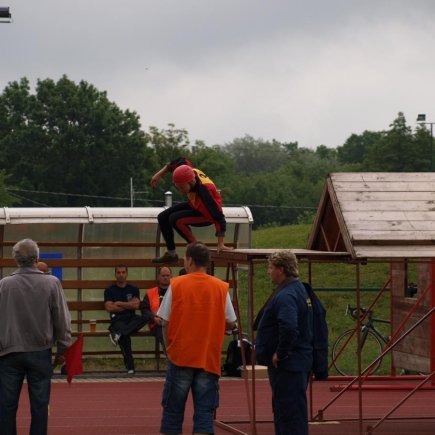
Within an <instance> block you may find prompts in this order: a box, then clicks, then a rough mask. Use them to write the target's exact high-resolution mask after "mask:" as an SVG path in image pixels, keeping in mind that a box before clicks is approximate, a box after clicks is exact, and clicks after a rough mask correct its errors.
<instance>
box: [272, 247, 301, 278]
mask: <svg viewBox="0 0 435 435" xmlns="http://www.w3.org/2000/svg"><path fill="white" fill-rule="evenodd" d="M269 264H271V265H272V266H275V267H282V268H283V269H284V273H285V275H286V276H294V277H295V278H297V277H298V276H299V269H298V260H297V258H296V255H295V254H293V252H292V251H290V249H285V250H282V251H276V252H274V253H272V254H271V255H270V256H269Z"/></svg>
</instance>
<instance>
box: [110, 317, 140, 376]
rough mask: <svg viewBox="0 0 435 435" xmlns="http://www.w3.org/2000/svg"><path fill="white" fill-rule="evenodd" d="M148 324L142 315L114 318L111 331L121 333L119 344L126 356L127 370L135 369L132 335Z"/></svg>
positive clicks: (123, 354) (124, 356)
mask: <svg viewBox="0 0 435 435" xmlns="http://www.w3.org/2000/svg"><path fill="white" fill-rule="evenodd" d="M146 324H147V321H146V319H145V318H144V317H142V316H137V315H133V316H115V318H114V319H112V321H111V323H110V326H109V331H110V332H114V333H115V334H119V335H120V336H121V337H120V338H119V341H118V344H119V348H120V349H121V352H122V356H123V358H124V364H125V367H126V368H127V370H134V359H133V352H132V350H131V337H130V335H131V334H133V333H134V332H137V331H139V329H141V328H143V327H144V326H145V325H146Z"/></svg>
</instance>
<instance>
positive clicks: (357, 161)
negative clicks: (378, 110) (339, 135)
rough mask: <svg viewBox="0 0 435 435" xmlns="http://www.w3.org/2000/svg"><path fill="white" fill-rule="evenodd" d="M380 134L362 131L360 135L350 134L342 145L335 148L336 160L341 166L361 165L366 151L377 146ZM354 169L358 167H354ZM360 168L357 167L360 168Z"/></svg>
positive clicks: (380, 137)
mask: <svg viewBox="0 0 435 435" xmlns="http://www.w3.org/2000/svg"><path fill="white" fill-rule="evenodd" d="M381 139H382V132H373V131H367V130H366V131H364V132H363V133H362V134H352V135H351V136H350V137H349V138H348V139H347V140H346V142H345V143H344V145H342V146H339V147H337V158H338V161H339V162H340V163H342V164H353V165H361V164H362V163H363V161H364V158H365V156H366V153H367V150H368V149H369V148H370V147H372V146H376V144H379V142H380V141H381ZM354 167H355V169H357V168H358V166H354ZM360 167H361V166H359V168H360Z"/></svg>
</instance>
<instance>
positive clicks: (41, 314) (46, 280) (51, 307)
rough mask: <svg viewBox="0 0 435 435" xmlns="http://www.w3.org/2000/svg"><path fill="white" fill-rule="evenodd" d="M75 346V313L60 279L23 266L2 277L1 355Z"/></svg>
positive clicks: (0, 300)
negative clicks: (72, 332)
mask: <svg viewBox="0 0 435 435" xmlns="http://www.w3.org/2000/svg"><path fill="white" fill-rule="evenodd" d="M54 345H57V354H60V355H62V354H63V353H64V352H65V350H66V349H67V348H68V347H69V346H70V345H71V315H70V313H69V311H68V306H67V304H66V300H65V296H64V293H63V289H62V285H61V283H60V281H59V280H58V279H57V278H56V277H54V276H52V275H48V274H45V273H43V272H41V271H39V270H38V269H35V268H30V267H20V268H19V269H18V270H16V271H15V272H14V273H12V274H11V275H10V276H8V277H5V278H3V279H2V280H0V356H3V355H6V354H8V353H12V352H32V351H39V350H45V349H49V348H51V347H52V346H54Z"/></svg>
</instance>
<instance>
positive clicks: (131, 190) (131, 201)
mask: <svg viewBox="0 0 435 435" xmlns="http://www.w3.org/2000/svg"><path fill="white" fill-rule="evenodd" d="M133 197H134V193H133V177H130V207H133V201H134V200H133Z"/></svg>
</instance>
